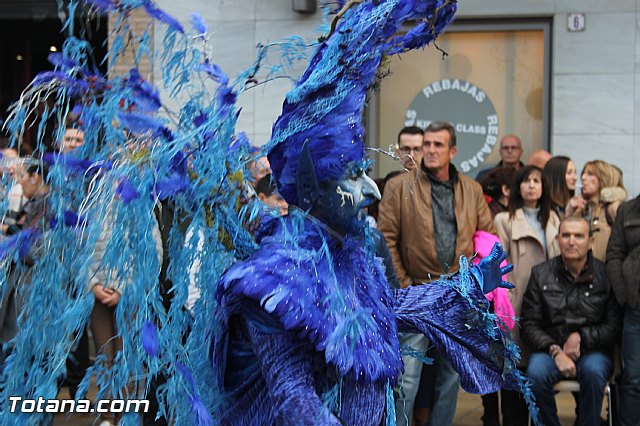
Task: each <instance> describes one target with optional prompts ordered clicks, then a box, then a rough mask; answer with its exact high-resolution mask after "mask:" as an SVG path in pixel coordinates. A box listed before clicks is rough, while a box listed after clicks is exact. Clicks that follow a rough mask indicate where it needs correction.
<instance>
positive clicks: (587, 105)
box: [156, 0, 640, 196]
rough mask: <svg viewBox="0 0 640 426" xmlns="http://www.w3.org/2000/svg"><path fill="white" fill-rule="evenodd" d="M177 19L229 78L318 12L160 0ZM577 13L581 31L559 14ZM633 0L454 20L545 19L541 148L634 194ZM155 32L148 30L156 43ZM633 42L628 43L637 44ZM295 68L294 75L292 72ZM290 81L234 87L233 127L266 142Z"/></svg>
mask: <svg viewBox="0 0 640 426" xmlns="http://www.w3.org/2000/svg"><path fill="white" fill-rule="evenodd" d="M159 4H160V6H161V7H163V8H165V9H166V10H167V11H168V12H170V13H172V14H174V15H175V16H177V17H178V18H179V19H181V20H182V21H183V22H188V17H189V15H190V14H191V13H193V12H196V11H198V12H200V13H201V15H202V16H203V17H204V19H205V20H206V22H207V23H208V24H209V28H210V33H211V46H212V54H213V55H212V56H213V58H214V61H215V62H216V63H218V64H219V65H220V66H221V67H222V68H223V69H224V70H225V71H226V72H227V73H228V74H229V75H231V76H234V75H236V74H237V73H238V72H240V71H242V70H244V69H246V68H248V67H250V66H251V65H252V64H253V61H254V59H255V57H256V45H257V44H258V43H263V44H264V43H268V42H275V41H279V40H282V39H284V38H286V37H287V36H289V35H292V34H297V35H301V36H302V37H304V38H306V39H309V40H313V39H314V38H316V37H317V36H318V34H319V32H318V31H317V27H318V25H319V24H320V23H321V14H320V12H319V11H318V12H316V13H315V14H311V15H305V14H299V13H297V12H294V11H292V0H268V1H264V0H242V1H240V0H233V1H230V0H198V1H194V0H161V1H159ZM570 13H582V14H584V17H585V29H584V30H583V31H577V32H570V31H569V30H568V23H567V16H568V14H570ZM639 17H640V0H615V1H607V2H603V1H601V0H582V1H581V0H530V1H527V0H500V1H498V0H466V1H460V2H459V14H458V19H461V20H464V19H474V20H476V19H480V20H487V21H491V20H496V19H500V20H505V19H506V20H508V19H511V18H518V19H520V18H542V19H545V18H546V19H549V18H550V19H551V20H552V29H551V43H550V50H551V52H550V53H551V63H550V70H551V71H550V102H549V103H550V105H549V106H548V111H549V124H550V125H549V133H550V134H549V138H548V140H549V149H550V151H551V152H552V153H553V154H554V155H568V156H570V157H572V158H573V159H574V161H575V163H576V165H577V167H578V169H581V168H582V166H583V164H584V163H585V161H588V160H592V159H596V158H600V159H604V160H607V161H610V162H612V163H614V164H616V165H618V166H619V167H621V168H622V170H623V171H624V174H625V184H626V185H627V188H628V190H629V192H630V194H631V195H632V196H635V195H637V194H638V193H639V192H640V91H636V86H638V87H640V72H639V71H638V70H639V63H640V43H638V41H639V37H640V35H639V32H638V30H637V27H638V20H639ZM161 41H162V35H161V33H160V32H159V31H157V30H156V43H161ZM637 45H638V46H639V47H636V46H637ZM295 71H296V70H295V69H294V73H295ZM290 87H291V82H290V81H288V80H284V79H278V80H274V81H271V82H269V83H268V84H265V85H260V86H257V87H256V88H254V89H251V90H249V91H247V92H245V93H243V94H242V96H241V97H240V104H241V106H242V108H243V110H242V114H241V117H240V121H239V123H238V128H239V130H244V131H245V132H246V133H247V134H248V135H249V136H250V138H251V139H252V141H253V143H254V144H256V145H262V144H264V143H265V142H266V141H267V140H268V138H269V135H270V131H271V125H272V123H273V121H274V120H275V118H276V117H277V116H278V114H279V112H280V108H281V105H282V100H283V97H284V94H285V93H286V92H287V90H288V89H289V88H290Z"/></svg>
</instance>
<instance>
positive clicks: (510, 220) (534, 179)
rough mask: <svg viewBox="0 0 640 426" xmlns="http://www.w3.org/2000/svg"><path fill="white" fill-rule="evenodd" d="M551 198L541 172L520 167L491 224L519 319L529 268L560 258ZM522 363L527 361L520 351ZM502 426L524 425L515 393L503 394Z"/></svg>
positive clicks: (523, 411)
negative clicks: (506, 264) (510, 268)
mask: <svg viewBox="0 0 640 426" xmlns="http://www.w3.org/2000/svg"><path fill="white" fill-rule="evenodd" d="M551 205H552V204H551V197H550V196H549V189H548V184H547V182H546V179H545V178H544V176H543V174H542V170H541V169H540V168H538V167H536V166H525V167H521V168H520V169H519V170H518V172H517V173H516V176H515V179H514V180H513V182H512V183H511V188H510V193H509V207H508V211H507V212H503V213H499V214H498V215H496V217H495V219H494V222H495V224H496V228H497V229H498V236H499V237H500V241H501V242H502V245H503V247H504V249H505V250H506V251H507V253H509V257H508V258H507V261H508V262H509V263H512V264H513V271H512V272H511V273H510V274H509V276H508V281H510V282H511V283H513V284H514V285H515V288H513V289H511V290H509V299H510V300H511V304H512V305H513V310H514V313H515V316H516V317H519V316H520V313H521V309H522V299H523V297H524V293H525V291H526V290H527V284H528V283H529V276H530V275H531V268H532V267H534V266H536V265H538V264H540V263H542V262H544V261H545V260H547V259H550V258H552V257H555V256H557V255H558V254H560V250H559V249H558V243H557V241H556V234H557V233H558V227H559V226H560V218H559V217H558V215H557V214H556V212H554V211H553V209H552V208H551ZM511 333H512V335H513V338H514V340H515V341H516V342H517V343H518V344H520V345H521V344H522V341H521V339H520V331H519V328H518V327H514V328H513V330H511ZM522 360H523V363H522V364H521V365H520V366H519V367H520V368H522V367H525V364H526V361H527V355H526V348H523V356H522ZM501 397H502V407H503V409H502V411H503V419H504V425H505V426H509V425H521V424H526V423H527V419H528V412H527V409H526V405H525V403H524V400H522V398H521V397H520V396H519V395H518V394H517V393H515V392H510V391H502V392H501Z"/></svg>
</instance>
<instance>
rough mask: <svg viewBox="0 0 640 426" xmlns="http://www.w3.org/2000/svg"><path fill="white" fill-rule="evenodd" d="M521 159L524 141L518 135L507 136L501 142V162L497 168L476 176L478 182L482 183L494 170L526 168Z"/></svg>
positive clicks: (481, 172) (482, 171)
mask: <svg viewBox="0 0 640 426" xmlns="http://www.w3.org/2000/svg"><path fill="white" fill-rule="evenodd" d="M520 157H522V141H520V138H519V137H517V136H516V135H506V136H505V137H503V138H502V139H501V140H500V159H501V160H500V162H499V163H498V164H496V166H495V167H492V168H490V169H484V170H481V171H480V172H479V173H478V176H476V181H478V182H482V179H484V178H485V176H486V175H487V174H489V172H490V171H491V170H493V169H494V168H499V167H512V168H514V169H516V170H518V169H519V168H520V167H522V166H524V164H523V163H522V161H520Z"/></svg>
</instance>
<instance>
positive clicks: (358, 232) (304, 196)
mask: <svg viewBox="0 0 640 426" xmlns="http://www.w3.org/2000/svg"><path fill="white" fill-rule="evenodd" d="M87 3H88V6H87V7H85V6H82V5H79V4H77V3H76V2H75V1H71V2H69V3H68V11H67V21H66V23H65V27H64V28H65V32H66V33H67V40H66V41H65V43H64V45H63V48H62V51H61V52H56V53H52V54H51V55H50V57H49V60H50V62H51V63H52V64H53V66H54V67H55V69H54V71H47V72H44V73H41V74H40V75H38V76H37V77H36V78H35V79H34V81H33V82H32V83H31V85H30V86H29V87H28V88H27V89H26V90H25V92H24V93H23V95H22V96H21V98H20V99H19V100H18V101H17V102H16V104H15V105H13V107H12V110H11V114H10V119H9V120H8V121H7V123H6V127H7V129H8V131H9V132H10V133H11V135H12V136H13V138H14V142H17V140H19V139H20V138H21V135H23V134H24V129H25V126H28V125H29V124H30V123H32V122H34V120H36V122H37V123H38V127H39V128H40V129H44V128H45V127H46V124H47V123H46V121H47V120H48V119H49V118H53V119H54V120H55V121H56V122H57V124H58V129H64V125H63V124H64V122H65V120H66V118H67V115H68V114H69V113H71V114H72V115H74V116H75V117H76V119H77V122H78V127H79V128H81V129H82V130H83V131H84V132H85V143H84V145H83V146H82V147H80V148H78V149H77V150H76V151H74V152H73V153H70V154H57V153H56V154H54V155H50V156H45V155H43V153H42V151H43V146H45V145H46V141H44V140H42V138H41V140H40V141H39V144H38V146H37V147H36V156H38V158H39V159H41V160H43V161H46V162H47V164H49V165H50V172H49V184H50V192H51V195H50V212H51V217H52V219H51V221H50V223H49V225H50V229H49V230H48V231H47V233H46V234H45V235H42V237H41V238H42V240H41V242H42V245H41V246H42V247H44V248H46V249H45V250H43V251H42V255H41V256H40V257H39V258H38V261H37V262H36V263H35V264H34V265H33V267H32V268H31V271H30V272H31V275H32V279H31V281H30V285H29V286H28V287H25V288H23V289H21V291H22V292H23V295H24V300H25V306H24V309H23V311H22V312H21V314H20V317H19V319H18V327H19V329H18V333H17V334H16V336H15V337H14V338H13V339H12V340H11V341H10V342H9V343H8V345H9V346H10V348H11V351H10V355H9V356H8V357H7V359H6V362H5V364H4V366H3V370H2V375H1V376H0V411H1V413H0V414H1V415H0V424H3V425H4V424H7V425H13V424H43V423H45V421H46V419H47V416H48V413H43V412H35V413H28V412H20V410H19V409H18V410H17V411H13V412H12V411H11V410H10V408H11V403H10V400H9V396H12V397H17V398H21V399H22V400H38V398H44V399H50V400H55V398H56V395H57V393H58V384H59V383H60V382H61V380H62V377H63V376H64V374H65V367H64V366H65V360H66V359H67V356H68V354H69V350H70V348H71V347H72V346H73V339H74V336H78V335H79V331H80V330H82V329H84V327H86V323H87V321H88V319H89V316H90V313H91V310H92V308H93V304H94V302H95V298H94V297H93V295H92V293H91V292H89V291H88V290H87V283H88V282H90V280H91V278H92V272H91V271H90V268H89V265H91V263H92V262H91V261H92V258H93V253H94V251H95V247H96V244H97V243H98V241H99V239H100V237H101V235H103V234H104V233H103V229H104V226H105V224H106V223H111V224H112V227H111V229H110V237H109V239H108V241H104V242H103V244H104V255H103V256H102V257H101V258H102V261H101V263H100V265H99V267H101V268H103V270H104V272H106V274H104V276H107V277H117V278H118V279H122V280H126V281H127V285H126V286H123V287H122V288H123V290H122V294H121V295H120V299H119V302H118V307H117V309H116V312H115V318H116V323H117V330H118V332H119V334H120V337H121V338H122V345H123V350H122V351H120V352H118V354H117V355H116V357H115V359H114V360H113V365H111V364H110V363H109V362H106V361H107V360H105V359H104V358H102V357H98V359H97V360H96V363H95V365H94V366H93V367H92V368H91V369H90V371H89V372H88V374H87V375H86V376H85V378H84V380H83V383H82V385H81V386H80V389H79V390H78V394H77V395H78V398H82V397H83V396H84V394H85V393H86V391H87V388H88V387H89V385H90V384H91V383H92V381H93V382H94V383H96V385H97V387H98V392H97V398H99V399H100V398H106V397H109V398H113V399H122V400H129V399H132V398H140V397H141V396H148V397H149V398H157V401H158V403H159V411H158V413H157V415H158V416H159V417H163V418H165V419H167V420H168V421H170V422H172V423H173V424H179V425H182V424H198V425H212V424H215V423H220V424H234V425H235V424H251V425H254V424H273V423H293V424H303V423H305V424H323V423H324V424H331V423H334V424H338V423H340V422H342V423H346V424H350V425H365V424H380V423H381V422H382V421H385V422H386V423H387V424H392V423H393V421H394V415H393V413H392V410H393V402H392V401H393V390H392V389H393V387H394V386H395V385H396V380H397V377H398V374H399V373H400V371H401V370H402V364H401V358H400V351H401V348H400V347H399V343H398V337H397V334H398V332H399V331H413V332H422V333H425V334H427V335H428V337H429V338H430V340H432V341H433V342H434V344H436V345H437V347H438V349H439V350H440V351H441V352H444V353H447V354H448V355H449V357H450V358H451V361H452V363H453V365H454V366H456V368H457V369H458V370H459V371H460V373H461V381H462V385H463V387H465V389H467V390H468V391H472V392H479V393H487V392H492V391H495V390H497V389H498V388H500V387H507V388H515V387H517V386H518V384H519V381H520V380H521V378H520V377H518V376H517V373H516V372H514V371H513V366H514V365H515V364H514V360H515V358H516V357H517V348H516V347H514V346H513V345H511V344H510V343H509V342H508V341H506V340H503V339H504V337H503V336H502V332H501V330H500V327H499V326H498V325H497V323H496V319H495V316H493V315H491V314H489V312H488V306H487V303H486V300H485V299H484V297H483V295H482V291H488V290H491V289H493V288H495V286H497V285H498V284H499V283H500V278H499V277H500V276H501V274H502V273H503V272H504V271H501V270H500V268H499V267H498V264H499V263H500V260H501V259H502V257H503V255H501V252H500V250H496V251H495V252H494V253H493V255H492V256H490V257H489V258H490V260H488V261H486V262H484V263H481V264H480V267H478V268H471V269H469V268H468V267H467V263H466V260H464V259H463V260H462V268H461V272H460V274H459V275H456V276H455V277H453V278H446V279H443V280H442V281H440V282H439V283H437V284H433V285H430V286H421V287H420V288H418V287H415V288H411V289H406V290H397V291H396V290H393V291H392V290H390V289H389V288H388V283H387V281H386V279H385V278H384V272H383V269H382V267H381V265H380V261H379V260H378V259H376V258H375V256H374V255H373V252H374V250H373V244H372V243H371V240H370V237H369V233H368V231H367V230H368V228H366V227H363V226H362V223H361V222H360V221H359V220H358V211H359V209H360V208H361V207H363V206H364V205H366V204H367V202H368V201H369V200H370V199H371V198H375V197H376V196H377V192H376V190H375V187H373V186H371V181H370V180H368V178H366V176H365V175H364V170H366V162H365V160H364V147H363V144H362V126H361V124H360V120H361V108H362V105H363V102H364V99H365V95H366V92H367V89H368V87H369V86H370V85H371V84H372V83H374V82H375V81H376V79H377V77H376V72H377V70H378V67H379V65H380V63H381V59H382V57H383V56H384V55H390V54H395V53H400V52H402V51H405V50H407V49H410V48H416V47H420V46H423V45H425V44H426V43H427V42H429V41H431V40H433V39H434V38H435V36H436V35H437V34H438V33H440V32H441V31H442V29H443V28H444V27H445V26H446V25H447V24H448V23H449V22H450V21H451V19H452V18H453V14H454V12H455V2H452V1H450V0H431V1H417V0H416V1H408V0H370V1H352V2H349V4H352V3H353V5H354V7H351V8H346V9H345V11H346V12H344V13H341V14H340V16H341V20H338V21H335V22H336V24H337V25H336V26H335V27H334V28H333V29H332V30H331V31H330V33H329V34H328V37H327V38H326V39H325V40H324V41H323V42H322V43H320V46H319V48H318V49H317V51H316V53H315V56H314V57H313V59H312V60H311V62H310V63H309V67H308V69H307V71H306V72H305V73H304V75H303V76H302V78H301V79H300V80H299V83H298V84H297V86H296V87H295V89H294V90H293V91H292V92H291V93H289V95H288V96H287V100H286V102H285V105H284V111H283V114H282V116H281V117H280V119H279V120H278V122H277V123H276V124H275V126H274V133H273V137H272V140H271V143H270V145H269V147H268V148H269V159H270V161H271V166H272V169H273V174H274V176H275V178H276V182H277V185H278V189H279V191H280V193H281V194H282V195H283V196H284V198H285V199H286V200H287V201H288V202H290V203H291V204H293V205H295V206H297V207H298V208H297V209H295V208H294V209H293V210H292V212H291V214H290V215H289V217H288V218H286V219H276V220H273V221H267V222H265V223H264V226H263V227H262V228H261V233H259V234H258V235H257V236H256V237H255V239H254V238H253V237H252V235H250V233H249V232H248V231H247V222H248V221H250V220H252V219H253V218H254V217H255V212H251V211H249V210H250V208H249V207H250V206H248V205H246V206H244V207H243V204H242V192H243V182H242V179H243V178H242V171H243V169H245V168H246V164H247V162H248V161H249V159H250V158H249V156H248V153H249V150H250V149H249V144H248V141H247V138H246V136H244V135H243V134H242V133H236V131H235V125H236V121H237V119H238V114H239V111H238V110H237V109H236V106H235V101H236V98H237V96H240V95H241V94H242V92H243V91H244V90H247V89H249V88H250V87H251V86H253V85H254V82H255V81H256V79H261V78H268V77H269V75H266V76H265V75H263V74H264V71H263V70H260V72H262V73H263V74H260V73H259V72H258V71H259V69H260V65H261V64H260V62H261V61H263V59H264V56H265V55H263V53H264V52H265V50H261V53H260V55H259V58H258V63H257V64H256V65H255V66H253V67H252V68H251V69H249V70H247V71H246V72H244V73H242V74H241V75H240V76H239V77H238V78H237V79H236V80H234V81H230V79H229V78H228V77H227V76H226V75H225V74H224V73H223V72H222V70H221V69H220V68H219V67H218V66H216V65H215V64H214V63H213V62H212V58H211V57H210V55H209V53H208V48H207V38H208V35H207V34H208V33H207V28H206V25H205V24H204V22H203V21H202V19H201V18H199V17H198V16H193V17H192V24H193V25H192V26H193V31H191V32H189V31H188V30H185V28H184V27H183V26H182V25H181V24H180V23H179V22H178V21H177V20H176V19H174V18H173V17H171V16H170V15H168V14H167V13H166V12H164V11H162V10H161V9H159V8H158V7H157V6H156V5H155V4H154V3H153V2H152V1H151V0H87ZM97 11H100V12H108V13H110V14H112V19H111V21H110V22H113V26H112V30H111V34H110V48H109V55H108V68H109V70H108V73H107V72H101V71H99V69H98V64H97V63H96V62H95V58H94V56H93V54H92V52H91V48H90V43H88V42H87V41H86V40H85V39H84V37H86V36H87V35H88V34H90V32H88V31H86V30H85V29H83V27H82V25H83V22H85V20H84V19H78V18H80V17H81V16H82V17H83V18H84V17H85V14H86V13H88V14H89V16H91V15H92V14H95V13H96V12H97ZM136 13H142V14H146V16H148V17H149V18H151V19H152V20H153V21H154V22H155V23H156V24H158V26H160V25H161V26H163V27H164V26H166V28H167V29H166V32H165V36H164V40H163V43H157V44H156V45H155V47H154V48H152V46H151V42H152V41H153V37H152V36H151V35H150V34H149V33H148V32H147V30H146V29H145V32H144V33H142V34H136V33H135V31H134V30H135V28H133V26H132V25H130V19H131V17H132V16H134V15H135V14H136ZM405 21H411V22H414V23H415V24H414V26H413V28H412V29H411V30H409V31H408V32H407V33H405V34H404V35H399V36H397V35H396V34H397V33H398V31H399V30H400V29H401V25H402V23H403V22H405ZM150 27H151V26H149V27H147V29H148V28H150ZM296 40H297V39H292V40H291V43H289V44H288V45H287V46H284V47H286V48H287V49H289V50H290V52H293V54H292V55H291V56H293V57H297V56H299V55H298V53H299V50H304V49H302V47H301V43H299V41H296ZM284 47H283V50H284ZM296 49H297V50H296ZM123 55H126V56H128V57H130V58H133V60H134V64H133V66H132V67H131V69H129V70H128V71H127V72H126V73H125V74H122V75H121V74H119V73H118V70H117V67H116V65H117V63H118V60H119V58H120V57H121V56H123ZM146 60H149V61H150V62H151V65H152V66H151V67H147V68H146V69H157V70H159V71H160V73H159V74H160V75H161V80H162V84H163V85H164V89H165V91H164V92H160V90H159V89H158V88H157V87H155V86H154V85H153V84H152V83H151V82H149V81H147V80H146V78H145V77H147V75H144V73H143V72H141V71H140V70H141V69H144V67H142V66H141V63H142V62H144V61H146ZM285 64H287V65H289V63H288V62H287V60H286V59H283V66H282V67H280V69H283V68H286V67H285ZM262 65H264V64H262ZM154 67H155V68H154ZM274 68H277V67H274ZM212 87H213V88H214V90H215V95H214V96H212V95H211V93H212V92H211V89H212ZM166 98H169V99H170V100H171V102H167V101H166ZM43 99H48V100H51V101H54V102H55V107H54V108H51V107H50V105H51V104H42V103H41V101H42V100H43ZM176 105H177V108H176ZM38 134H39V135H40V137H42V135H43V134H44V132H39V133H38ZM158 210H159V212H158V213H156V214H154V211H158ZM170 212H171V214H168V213H170ZM174 213H175V214H174ZM158 218H159V219H158ZM160 219H162V220H160ZM158 225H160V231H161V236H162V246H163V250H162V252H163V253H162V254H163V256H162V259H159V257H158V253H159V251H158V250H157V244H156V241H155V240H154V238H153V234H154V232H153V230H154V228H156V227H158ZM187 225H188V226H190V227H191V229H192V230H194V231H192V234H194V235H198V238H191V239H189V238H185V233H184V232H181V229H183V228H186V227H187ZM196 231H197V233H195V232H196ZM30 232H31V233H32V232H33V230H32V229H31V230H30V229H25V230H23V233H21V234H20V235H18V236H16V237H15V238H11V239H7V240H5V241H3V242H2V244H0V266H2V268H0V286H4V285H5V284H4V283H6V276H3V274H4V272H3V271H6V270H8V267H7V265H8V264H10V263H11V262H12V261H13V260H14V259H16V256H19V255H20V253H25V252H28V250H29V249H30V244H32V241H31V240H29V239H28V238H26V236H28V235H31V234H30ZM156 234H157V232H156ZM243 259H246V260H244V261H242V260H243ZM238 260H241V261H240V262H239V263H236V264H233V263H234V262H237V261H238ZM196 263H197V264H198V268H193V267H192V266H193V265H194V264H196ZM232 264H233V266H231V268H230V269H229V267H230V265H232ZM158 271H160V273H159V274H158ZM225 271H227V272H226V274H225V275H224V277H223V278H222V279H220V277H221V276H222V275H223V273H224V272H225ZM65 277H75V280H72V281H73V282H71V283H68V285H66V284H65V285H63V281H64V283H66V278H65ZM216 283H217V284H216ZM104 284H105V285H108V284H109V283H104ZM190 285H191V286H192V287H193V286H195V287H196V289H197V290H198V291H197V293H199V294H200V298H199V300H198V301H197V302H196V303H195V305H194V306H192V309H191V310H190V311H187V310H185V309H183V306H184V304H185V302H187V298H188V294H189V292H190ZM190 307H191V306H190ZM406 351H410V350H409V349H406ZM194 372H197V374H194ZM165 381H166V383H165V384H163V385H161V386H159V387H158V391H157V394H156V395H147V394H148V392H149V388H150V387H155V385H156V384H158V383H162V382H165ZM18 408H19V407H18ZM87 408H88V407H87ZM52 409H54V410H55V409H56V407H52ZM58 409H59V407H58ZM68 411H69V409H68V408H67V409H66V410H64V409H63V410H60V411H59V412H62V413H64V412H68ZM211 413H213V415H212V414H211ZM138 421H139V418H138V414H137V413H133V412H129V413H124V414H123V417H122V419H121V423H122V424H124V425H128V424H131V425H133V424H137V422H138Z"/></svg>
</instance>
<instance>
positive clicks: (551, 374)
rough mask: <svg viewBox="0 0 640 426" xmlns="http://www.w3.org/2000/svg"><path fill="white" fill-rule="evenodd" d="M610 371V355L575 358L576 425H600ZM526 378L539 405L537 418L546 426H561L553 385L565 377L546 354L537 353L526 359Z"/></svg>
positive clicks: (597, 354)
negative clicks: (578, 388)
mask: <svg viewBox="0 0 640 426" xmlns="http://www.w3.org/2000/svg"><path fill="white" fill-rule="evenodd" d="M612 374H613V362H612V361H611V358H610V357H609V356H607V355H605V354H603V353H601V352H591V353H587V354H584V355H582V356H581V357H580V358H578V361H576V376H577V380H578V382H580V393H579V394H578V420H577V422H576V424H577V425H578V426H583V425H584V426H586V425H594V426H599V425H600V411H602V399H603V398H604V387H605V385H606V384H607V381H608V380H609V378H610V377H611V375H612ZM527 377H528V378H529V380H530V381H531V384H532V390H533V393H534V395H535V397H536V401H537V402H538V407H539V408H540V419H541V420H542V424H544V425H546V426H560V421H559V420H558V408H557V407H556V400H555V397H554V392H553V385H555V384H556V383H558V382H559V381H560V380H562V379H563V378H564V377H563V376H562V374H561V373H560V370H558V368H557V367H556V363H555V361H554V360H553V358H551V356H549V355H548V354H546V353H543V352H536V353H534V354H532V355H531V358H529V367H528V369H527Z"/></svg>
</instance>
